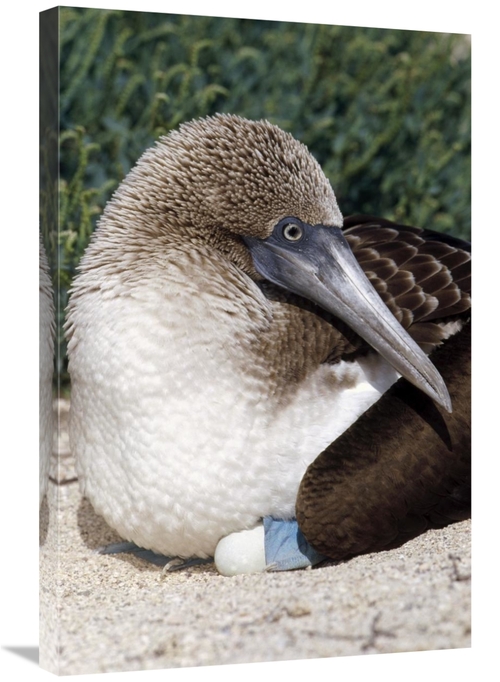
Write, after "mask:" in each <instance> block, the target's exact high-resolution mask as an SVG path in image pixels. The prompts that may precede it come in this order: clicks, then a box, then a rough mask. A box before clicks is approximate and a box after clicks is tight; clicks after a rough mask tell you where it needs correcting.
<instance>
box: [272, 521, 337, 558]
mask: <svg viewBox="0 0 500 682" xmlns="http://www.w3.org/2000/svg"><path fill="white" fill-rule="evenodd" d="M263 521H264V534H265V535H264V541H265V553H266V571H291V570H294V569H297V568H308V567H309V566H315V565H316V564H319V563H320V562H321V561H324V560H325V559H327V557H326V556H324V555H323V554H320V553H319V552H317V551H316V550H315V549H313V548H312V547H311V545H310V544H309V543H308V542H307V540H306V539H305V537H304V535H303V534H302V531H301V530H300V528H299V526H298V523H297V521H296V520H295V519H291V520H289V521H283V520H281V519H275V518H273V517H272V516H266V517H265V518H264V519H263Z"/></svg>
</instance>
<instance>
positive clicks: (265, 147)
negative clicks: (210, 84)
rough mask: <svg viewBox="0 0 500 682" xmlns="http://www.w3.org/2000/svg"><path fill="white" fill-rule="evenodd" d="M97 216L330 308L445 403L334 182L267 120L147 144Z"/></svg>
mask: <svg viewBox="0 0 500 682" xmlns="http://www.w3.org/2000/svg"><path fill="white" fill-rule="evenodd" d="M104 223H105V224H107V227H108V229H111V230H112V229H113V225H115V226H118V230H119V231H121V230H122V228H123V226H124V225H125V224H126V227H127V231H129V232H130V231H131V232H132V233H133V234H135V235H136V236H137V234H138V232H140V233H141V235H142V236H143V237H148V236H160V237H161V238H163V239H164V240H167V242H168V240H177V241H178V242H180V241H182V242H183V243H184V245H186V244H187V245H195V244H200V243H201V244H205V245H210V246H211V247H213V248H215V249H217V250H218V251H219V252H221V253H222V254H223V255H224V257H226V258H227V259H228V260H230V261H231V262H232V263H233V264H235V265H236V266H237V267H239V268H240V269H241V270H243V271H244V272H245V273H246V274H248V275H249V276H250V277H252V278H253V279H265V280H269V281H271V282H273V283H274V284H275V285H277V286H279V287H281V288H282V289H285V290H288V291H291V292H293V293H294V294H298V295H300V296H302V297H305V298H307V299H309V300H311V301H313V302H314V303H316V304H317V305H319V306H321V307H322V308H324V309H325V310H327V311H329V312H331V313H333V314H334V315H336V316H337V317H339V318H340V319H342V320H343V321H344V322H346V323H347V324H348V325H349V326H350V327H352V328H353V329H354V330H355V331H356V332H357V333H358V334H359V335H360V336H361V337H362V338H364V339H365V340H366V341H367V342H368V343H369V344H370V345H371V346H372V347H373V348H374V349H375V350H377V351H378V352H379V353H380V354H381V355H382V356H383V357H384V358H385V359H386V360H387V361H388V362H389V363H390V364H391V365H392V366H393V367H394V368H395V369H396V370H397V371H398V372H400V373H401V374H402V375H403V376H404V377H406V378H407V379H408V380H409V381H411V382H412V383H414V384H415V385H416V386H418V387H419V388H421V389H422V390H423V391H424V392H426V393H427V394H428V395H430V396H431V397H432V398H433V399H434V400H435V401H436V402H438V403H439V404H441V405H443V406H444V407H445V408H446V409H448V410H450V409H451V406H450V399H449V395H448V392H447V389H446V387H445V385H444V382H443V380H442V378H441V377H440V375H439V374H438V372H437V371H436V370H435V368H434V366H433V365H432V363H431V362H430V361H429V359H428V358H427V356H426V355H425V354H424V353H423V351H421V350H420V348H419V347H418V345H417V344H416V343H415V342H414V341H413V340H412V339H411V337H410V336H409V335H408V333H407V332H406V331H405V330H404V329H403V328H402V327H401V325H400V324H399V323H398V322H397V320H396V319H395V318H394V316H393V315H392V314H391V313H390V311H389V310H388V308H387V307H386V306H385V304H384V303H383V302H382V300H381V299H380V297H379V296H378V294H377V293H376V291H375V290H374V288H373V286H372V285H371V284H370V282H369V281H368V279H367V277H366V275H365V274H364V272H363V270H362V269H361V267H360V266H359V265H358V263H357V261H356V259H355V257H354V255H353V253H352V251H351V249H350V247H349V245H348V244H347V241H346V240H345V238H344V236H343V234H342V230H341V227H342V214H341V212H340V210H339V207H338V205H337V201H336V198H335V194H334V192H333V189H332V187H331V185H330V183H329V181H328V179H327V178H326V177H325V175H324V173H323V171H322V170H321V167H320V166H319V164H318V163H317V161H316V160H315V159H314V157H313V156H312V155H311V154H310V152H309V151H308V149H307V148H306V147H305V146H304V145H303V144H301V143H300V142H298V141H297V140H296V139H295V138H293V137H292V136H291V135H290V134H288V133H285V132H284V131H282V130H281V129H280V128H278V127H277V126H275V125H272V124H270V123H268V122H266V121H249V120H246V119H243V118H240V117H238V116H232V115H217V116H214V117H211V118H206V119H202V120H197V121H193V122H191V123H186V124H184V125H182V126H180V128H179V129H178V130H176V131H174V132H172V133H170V134H169V135H168V136H166V137H164V138H162V139H161V140H160V141H159V142H158V143H157V145H156V146H155V147H153V148H152V149H150V150H148V151H147V152H146V153H145V154H144V155H143V156H142V158H141V159H140V160H139V162H138V164H137V165H136V167H135V168H134V169H133V170H132V171H131V172H130V174H129V175H128V176H127V178H126V179H125V180H124V182H123V183H122V185H121V186H120V188H119V189H118V190H117V192H116V195H115V200H114V201H112V202H111V203H110V204H109V205H108V207H107V208H106V211H105V215H104Z"/></svg>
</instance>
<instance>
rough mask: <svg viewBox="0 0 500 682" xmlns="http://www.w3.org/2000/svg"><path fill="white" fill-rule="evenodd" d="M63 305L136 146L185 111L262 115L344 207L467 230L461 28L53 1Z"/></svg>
mask: <svg viewBox="0 0 500 682" xmlns="http://www.w3.org/2000/svg"><path fill="white" fill-rule="evenodd" d="M60 39H61V52H60V55H61V76H60V78H61V80H60V92H61V96H60V125H61V139H60V159H61V166H60V167H61V180H60V225H61V231H60V265H61V268H62V270H61V285H62V289H63V291H62V303H63V305H64V303H65V296H66V294H65V292H66V290H67V287H68V286H69V284H70V281H71V279H72V277H73V275H74V273H75V266H76V264H77V263H78V261H79V259H80V256H81V254H82V251H83V249H84V248H85V246H86V244H87V242H88V240H89V237H90V235H91V233H92V231H93V230H94V229H95V225H96V222H97V219H98V217H99V215H100V213H101V212H102V209H103V207H104V205H105V203H106V201H107V200H108V199H109V197H110V195H111V193H112V192H113V190H114V189H115V188H116V187H117V186H118V184H119V183H120V181H121V180H122V178H123V177H124V175H125V174H126V173H127V172H128V170H129V169H130V168H131V166H132V165H133V164H134V163H135V161H136V160H137V158H138V157H139V156H140V155H141V153H142V152H143V151H144V150H145V149H146V148H147V147H149V146H151V145H152V144H153V142H154V140H155V139H156V138H157V137H158V136H159V135H162V134H165V133H167V132H168V131H170V130H171V129H172V128H175V127H176V126H178V124H179V123H180V122H182V121H185V120H190V119H192V118H196V117H200V116H206V115H209V114H213V113H215V112H231V113H235V114H240V115H242V116H245V117H247V118H254V119H259V118H267V119H268V120H270V121H271V122H273V123H276V124H277V125H279V126H281V127H282V128H284V129H285V130H288V131H289V132H291V133H292V134H293V135H294V136H296V137H297V138H298V139H300V140H301V141H302V142H304V143H305V144H306V145H307V146H308V147H309V149H310V150H311V152H312V153H313V154H314V155H315V157H316V158H317V159H318V161H319V162H320V164H321V165H322V167H323V169H324V171H325V173H326V175H327V176H328V177H329V179H330V181H331V183H332V185H333V187H334V189H335V191H336V194H337V198H338V201H339V204H340V207H341V210H342V211H343V213H344V214H345V215H348V214H350V213H362V212H364V213H375V214H377V215H382V216H384V217H386V218H390V219H395V220H399V221H402V222H408V223H414V224H417V225H419V226H425V227H429V228H433V229H437V230H440V231H445V232H450V233H452V234H454V235H456V236H459V237H462V238H466V239H467V238H469V236H470V45H469V42H468V40H467V37H466V36H459V35H448V34H439V33H423V32H417V31H396V30H382V29H371V28H351V27H341V26H325V25H313V24H294V23H287V22H270V21H253V20H242V19H221V18H212V17H192V16H179V15H168V14H153V13H141V12H125V11H119V10H112V11H106V10H94V9H76V8H61V9H60Z"/></svg>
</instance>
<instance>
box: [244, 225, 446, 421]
mask: <svg viewBox="0 0 500 682" xmlns="http://www.w3.org/2000/svg"><path fill="white" fill-rule="evenodd" d="M302 228H303V236H302V237H301V238H300V239H299V240H297V241H287V240H286V239H285V238H284V237H283V236H282V233H280V232H279V231H278V230H277V229H275V231H274V232H273V233H272V234H271V236H270V237H268V238H267V239H255V238H251V237H245V238H244V241H245V243H246V244H247V246H248V248H249V249H250V253H251V255H252V259H253V262H254V265H255V268H256V270H257V271H258V272H259V273H260V274H261V275H262V276H263V277H265V278H266V279H268V280H269V281H271V282H273V283H274V284H277V285H278V286H281V287H283V288H285V289H287V290H289V291H291V292H293V293H295V294H298V295H300V296H303V297H305V298H307V299H309V300H310V301H313V302H315V303H317V304H318V305H319V306H321V307H322V308H324V309H325V310H327V311H329V312H331V313H333V314H334V315H335V316H336V317H338V318H340V319H341V320H343V321H344V322H345V323H346V324H348V325H349V326H350V327H351V328H352V329H353V330H354V331H355V332H356V333H357V334H359V336H361V337H362V338H363V339H364V340H365V341H366V342H367V343H369V344H370V346H372V348H374V349H375V350H376V351H378V352H379V353H380V355H381V356H382V357H383V358H385V360H387V362H389V363H390V364H391V365H392V367H394V369H395V370H396V371H397V372H399V373H400V374H401V375H402V376H403V377H405V378H406V379H408V381H410V382H411V383H412V384H414V385H415V386H417V388H419V389H421V390H422V391H424V393H426V394H427V395H429V396H430V397H431V398H432V399H433V400H434V401H435V402H436V403H438V404H439V405H441V406H442V407H444V408H445V409H446V410H447V411H448V412H451V400H450V396H449V393H448V390H447V388H446V385H445V383H444V381H443V379H442V377H441V375H440V374H439V372H438V371H437V370H436V368H435V367H434V365H433V364H432V362H431V361H430V360H429V358H428V357H427V355H426V354H425V353H424V352H423V351H422V350H421V349H420V348H419V346H418V345H417V344H416V343H415V341H414V340H413V339H412V338H411V337H410V336H409V334H408V333H407V332H406V331H405V330H404V329H403V327H402V326H401V325H400V324H399V322H398V321H397V320H396V318H395V317H394V316H393V314H392V313H391V312H390V310H389V309H388V308H387V306H386V305H385V303H384V302H383V301H382V299H381V298H380V296H379V295H378V294H377V292H376V291H375V289H374V287H373V286H372V284H371V283H370V281H369V280H368V278H367V277H366V275H365V273H364V272H363V270H362V268H361V267H360V265H359V264H358V262H357V260H356V258H355V256H354V254H353V252H352V251H351V248H350V246H349V244H348V243H347V241H346V239H345V237H344V235H343V234H342V230H341V229H340V228H338V227H325V226H323V225H315V226H310V225H303V224H302Z"/></svg>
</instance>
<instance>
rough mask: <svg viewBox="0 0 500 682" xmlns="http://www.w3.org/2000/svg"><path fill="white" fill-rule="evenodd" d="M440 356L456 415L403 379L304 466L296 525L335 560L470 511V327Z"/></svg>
mask: <svg viewBox="0 0 500 682" xmlns="http://www.w3.org/2000/svg"><path fill="white" fill-rule="evenodd" d="M433 360H434V363H435V365H436V367H437V368H438V370H439V371H440V373H441V375H442V376H443V378H444V380H445V382H446V384H447V386H448V390H449V391H450V396H451V399H452V402H453V406H454V410H453V413H452V414H451V415H445V414H442V413H441V412H440V411H439V410H438V408H437V407H436V406H435V405H434V403H433V402H432V401H431V400H430V398H428V397H427V396H425V395H424V394H423V393H422V392H421V391H418V390H417V389H416V388H414V387H413V386H412V385H411V384H409V383H408V382H407V381H406V380H404V379H401V380H400V381H398V382H397V383H396V384H395V385H394V386H393V387H392V388H391V389H389V391H387V392H386V393H385V394H384V395H383V396H382V397H381V398H380V400H379V401H378V402H377V403H375V404H374V405H373V406H372V407H371V408H370V409H369V410H368V411H367V412H366V413H365V414H364V415H363V416H362V417H361V418H360V419H359V420H358V421H357V422H355V423H354V424H353V425H352V426H351V427H350V428H349V429H348V430H347V431H346V432H345V433H343V434H342V436H340V438H338V439H337V440H336V441H335V442H334V443H332V445H330V446H329V447H328V448H327V449H326V450H325V451H324V452H323V453H322V454H321V455H319V456H318V457H317V458H316V460H315V461H314V462H313V464H312V465H311V466H310V467H309V469H308V470H307V471H306V473H305V475H304V478H303V479H302V483H301V486H300V489H299V493H298V497H297V508H296V514H297V521H298V523H299V526H300V528H301V530H302V532H303V533H304V535H305V537H306V538H307V540H308V542H309V543H310V544H311V545H312V546H313V547H314V548H315V549H316V550H318V551H319V552H321V553H323V554H325V555H326V556H328V557H330V558H331V559H333V560H341V559H347V558H349V557H351V556H353V555H356V554H361V553H365V552H375V551H379V550H383V549H389V548H390V547H394V546H398V545H400V544H402V543H403V542H405V541H406V540H408V539H410V538H411V537H414V536H415V535H417V534H419V533H421V532H423V531H424V530H426V529H427V528H432V527H441V526H444V525H447V524H448V523H451V522H453V521H458V520H461V519H464V518H468V516H469V515H470V477H471V470H470V438H471V433H470V324H469V323H467V324H466V325H465V326H464V328H463V330H462V331H461V332H459V333H458V334H456V335H455V336H453V337H452V338H451V339H449V340H448V341H447V342H446V343H445V344H443V345H442V346H441V348H438V349H437V350H436V352H435V355H434V356H433Z"/></svg>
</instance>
